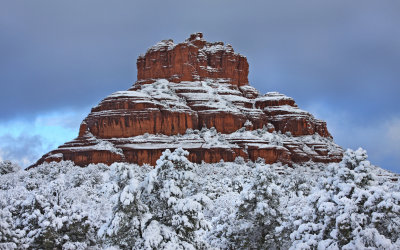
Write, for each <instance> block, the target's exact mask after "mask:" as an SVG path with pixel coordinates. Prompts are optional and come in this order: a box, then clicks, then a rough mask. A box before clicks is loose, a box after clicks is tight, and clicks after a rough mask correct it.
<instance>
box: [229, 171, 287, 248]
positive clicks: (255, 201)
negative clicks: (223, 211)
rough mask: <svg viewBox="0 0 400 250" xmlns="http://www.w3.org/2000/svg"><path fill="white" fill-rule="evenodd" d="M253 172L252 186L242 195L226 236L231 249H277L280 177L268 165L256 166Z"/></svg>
mask: <svg viewBox="0 0 400 250" xmlns="http://www.w3.org/2000/svg"><path fill="white" fill-rule="evenodd" d="M254 171H255V173H254V180H253V182H252V184H251V185H248V186H247V187H246V188H245V189H244V190H243V191H242V192H241V197H242V201H241V203H240V205H239V207H238V210H237V212H236V214H235V216H234V220H233V225H230V227H231V228H230V229H228V230H227V233H226V237H228V238H229V239H230V247H231V248H241V249H278V248H279V247H280V244H281V243H282V240H283V239H281V238H280V237H279V236H280V232H279V231H278V227H279V226H280V225H281V224H282V214H281V212H280V209H279V208H280V198H281V197H282V195H283V193H282V190H281V189H280V187H279V186H278V185H277V184H276V183H277V181H278V180H279V176H278V175H277V174H276V173H275V172H274V171H273V170H272V169H271V168H270V166H269V165H259V166H257V167H256V169H255V170H254Z"/></svg>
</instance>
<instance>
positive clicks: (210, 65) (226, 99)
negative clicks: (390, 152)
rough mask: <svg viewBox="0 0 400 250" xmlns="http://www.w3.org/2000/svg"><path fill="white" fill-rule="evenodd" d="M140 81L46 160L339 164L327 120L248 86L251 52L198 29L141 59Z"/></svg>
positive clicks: (97, 112) (88, 120)
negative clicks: (169, 158)
mask: <svg viewBox="0 0 400 250" xmlns="http://www.w3.org/2000/svg"><path fill="white" fill-rule="evenodd" d="M137 70H138V80H137V82H136V83H135V84H134V85H133V86H132V87H131V88H130V89H129V90H127V91H119V92H116V93H113V94H111V95H110V96H108V97H106V98H105V99H104V100H102V101H101V102H100V104H99V105H97V106H96V107H94V108H92V110H91V112H90V114H89V115H88V116H87V117H86V118H85V120H84V121H83V122H82V124H81V126H80V130H79V136H78V137H77V138H76V139H74V140H73V141H70V142H67V143H65V144H64V145H62V146H60V147H59V148H57V149H55V150H53V151H51V152H49V153H47V154H45V155H44V156H43V157H42V158H41V159H39V160H38V161H37V162H36V163H35V164H34V165H33V166H37V165H39V164H41V163H43V162H51V161H62V160H71V161H73V162H75V163H76V164H77V165H80V166H86V165H88V164H90V163H105V164H111V163H113V162H129V163H137V164H140V165H141V164H151V165H155V163H156V161H157V159H158V158H159V157H160V155H161V153H162V152H163V151H164V150H166V149H171V150H173V149H175V148H178V147H182V148H184V149H186V150H188V151H189V153H190V155H189V160H191V161H193V162H197V163H200V162H202V161H204V162H208V163H214V162H220V161H221V160H223V161H234V160H235V158H237V157H239V156H240V157H243V158H244V159H245V160H252V161H256V160H258V159H259V158H261V159H263V160H265V161H266V162H267V163H274V162H282V163H284V164H289V165H290V164H293V163H301V162H307V161H313V162H325V163H328V162H338V161H340V160H341V158H342V152H343V150H342V149H341V148H340V147H339V146H338V145H336V144H335V143H334V142H333V140H332V136H331V135H330V133H329V132H328V129H327V127H326V123H325V122H323V121H321V120H317V119H315V118H314V117H313V116H312V115H311V114H310V113H308V112H306V111H303V110H301V109H299V108H298V106H297V105H296V103H295V101H294V100H293V99H292V98H290V97H287V96H285V95H283V94H280V93H277V92H269V93H266V94H265V95H261V94H260V93H259V92H258V91H257V90H256V89H255V88H253V87H251V86H250V85H249V83H248V78H247V76H248V72H249V65H248V63H247V59H246V57H244V56H242V55H240V54H238V53H235V52H234V50H233V48H232V46H230V45H224V43H222V42H216V43H209V42H206V41H205V40H204V39H203V35H202V34H201V33H196V34H193V35H191V36H190V38H189V39H187V40H186V41H185V42H183V43H179V44H175V43H174V42H173V41H172V40H164V41H162V42H160V43H158V44H156V45H155V46H153V47H151V48H150V49H148V51H147V52H146V54H145V55H143V56H139V58H138V60H137Z"/></svg>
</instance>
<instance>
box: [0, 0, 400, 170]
mask: <svg viewBox="0 0 400 250" xmlns="http://www.w3.org/2000/svg"><path fill="white" fill-rule="evenodd" d="M399 13H400V1H398V0H393V1H391V0H388V1H369V0H354V1H348V0H337V1H321V0H315V1H304V0H294V1H285V0H282V1H266V0H264V1H250V0H249V1H234V0H213V1H207V0H206V1H190V0H185V1H165V0H164V1H152V0H148V1H123V0H118V1H109V0H107V1H106V0H83V1H82V0H80V1H76V0H70V1H54V0H46V1H44V0H35V1H32V0H26V1H21V0H1V8H0V83H1V90H0V104H1V107H2V108H1V109H0V160H1V159H2V160H6V159H10V160H14V161H17V162H19V163H20V164H21V165H22V166H27V165H29V164H31V163H33V162H34V161H36V160H37V159H38V158H39V157H40V156H41V155H42V154H44V153H46V152H48V151H49V150H51V149H54V148H55V147H57V146H58V145H60V144H62V143H64V142H65V141H67V140H71V139H73V138H74V137H76V136H77V134H78V128H79V124H80V122H81V121H82V119H83V118H84V117H85V116H86V115H87V114H88V112H89V111H90V108H91V107H92V106H94V105H96V104H97V103H98V102H99V101H101V99H102V98H104V97H105V96H107V95H109V94H111V93H112V92H115V91H118V90H126V89H128V88H129V87H130V86H131V85H132V84H133V83H134V82H135V81H136V58H137V57H138V55H139V54H142V53H144V52H145V51H146V49H147V48H148V47H150V46H151V45H153V44H155V43H157V42H158V41H160V40H163V39H169V38H172V39H173V40H174V41H175V42H181V41H183V40H185V39H186V38H187V37H188V36H189V35H190V34H191V33H194V32H199V31H200V32H203V33H204V37H205V39H206V40H208V41H224V42H225V43H230V44H232V46H233V48H234V49H235V50H236V51H237V52H239V53H241V54H243V55H245V56H247V59H248V61H249V64H250V75H249V80H250V84H251V85H252V86H254V87H256V88H257V89H259V90H260V91H261V92H262V93H265V92H268V91H279V92H281V93H284V94H286V95H288V96H291V97H293V98H294V99H295V100H296V102H297V103H298V105H299V106H300V108H302V109H305V110H307V111H310V112H311V113H313V114H314V115H315V116H316V117H317V118H319V119H323V120H326V121H327V123H328V128H329V130H330V132H331V134H332V135H333V137H334V139H335V141H336V142H337V143H338V144H339V145H341V146H343V147H344V148H353V149H356V148H358V147H363V148H365V149H367V151H368V154H369V156H370V157H369V159H370V160H371V162H372V163H373V164H375V165H379V166H381V167H383V168H386V169H389V170H392V171H396V172H399V173H400V164H399V161H400V111H399V107H400V104H399V101H398V100H397V99H398V97H399V95H400V84H399V81H400V28H399V27H400V14H399Z"/></svg>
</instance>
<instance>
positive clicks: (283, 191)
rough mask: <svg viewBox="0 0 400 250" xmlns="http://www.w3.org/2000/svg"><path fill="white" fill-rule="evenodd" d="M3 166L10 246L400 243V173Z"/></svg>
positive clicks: (0, 233) (169, 164) (2, 227)
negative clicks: (23, 169)
mask: <svg viewBox="0 0 400 250" xmlns="http://www.w3.org/2000/svg"><path fill="white" fill-rule="evenodd" d="M187 154H188V153H187V152H186V151H185V150H182V149H176V150H175V151H174V152H170V151H169V150H167V151H165V152H164V153H163V155H162V156H161V158H160V159H159V161H158V162H157V166H156V167H155V168H153V167H149V166H137V165H134V164H126V163H114V164H112V165H111V166H106V165H104V164H97V165H94V164H92V165H89V166H88V167H85V168H81V167H77V166H75V165H74V164H73V163H72V162H60V163H50V164H49V163H45V164H43V165H41V166H39V167H36V168H33V169H30V170H27V171H22V170H19V167H17V166H15V165H13V164H12V163H9V162H5V163H4V162H3V163H0V171H1V174H0V249H105V248H110V249H399V248H400V239H399V235H400V185H399V181H398V180H397V181H396V179H398V176H396V175H395V174H392V173H389V172H387V171H384V170H382V169H380V168H377V167H375V166H373V165H371V164H370V162H369V161H367V154H366V152H365V151H364V150H362V149H358V150H356V151H352V150H348V151H346V153H345V155H344V158H343V161H342V162H340V163H333V164H322V163H318V164H317V163H312V162H309V163H306V164H303V165H295V166H293V168H291V167H288V166H282V165H281V164H271V165H268V164H265V163H263V162H262V161H260V162H256V163H254V162H246V161H245V160H244V159H243V158H237V159H236V161H235V162H232V163H226V162H220V163H217V164H193V163H191V162H189V161H188V160H187V158H186V156H187Z"/></svg>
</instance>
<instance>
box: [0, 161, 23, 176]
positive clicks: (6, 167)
mask: <svg viewBox="0 0 400 250" xmlns="http://www.w3.org/2000/svg"><path fill="white" fill-rule="evenodd" d="M19 170H21V168H20V167H19V166H18V165H17V164H15V163H13V162H11V161H0V175H3V174H8V173H14V172H18V171H19Z"/></svg>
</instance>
